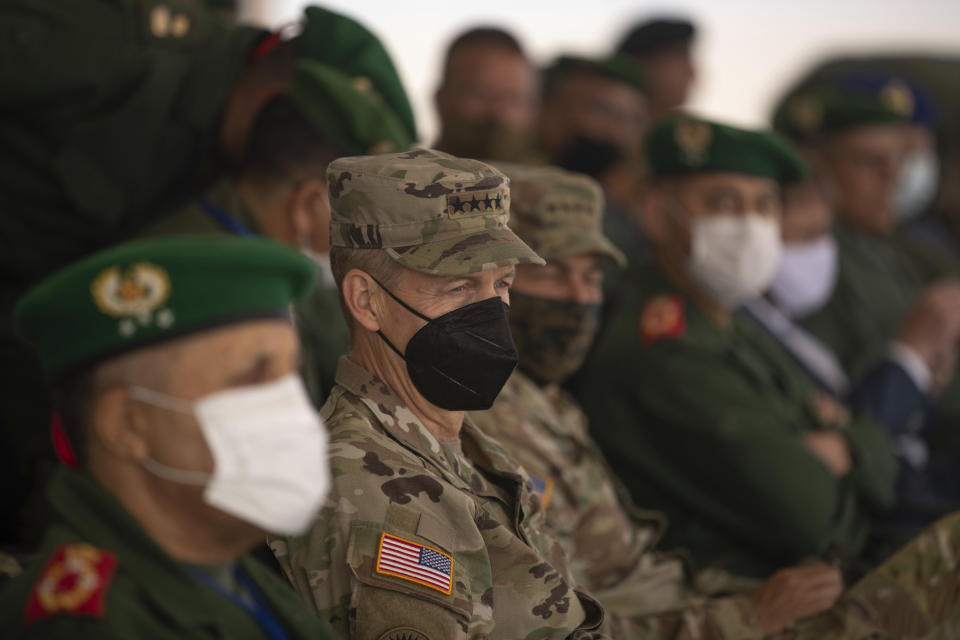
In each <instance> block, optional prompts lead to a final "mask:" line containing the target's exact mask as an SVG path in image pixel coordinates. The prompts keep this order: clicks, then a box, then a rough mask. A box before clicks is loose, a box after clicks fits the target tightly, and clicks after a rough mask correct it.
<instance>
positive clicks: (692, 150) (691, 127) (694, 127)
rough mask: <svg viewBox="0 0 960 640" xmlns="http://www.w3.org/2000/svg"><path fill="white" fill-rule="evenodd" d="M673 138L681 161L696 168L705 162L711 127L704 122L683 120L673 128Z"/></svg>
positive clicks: (711, 135) (710, 139)
mask: <svg viewBox="0 0 960 640" xmlns="http://www.w3.org/2000/svg"><path fill="white" fill-rule="evenodd" d="M673 137H674V140H675V141H676V143H677V146H678V147H679V148H680V153H681V154H683V161H684V162H685V163H686V164H688V165H690V166H697V165H700V164H703V162H704V160H706V156H707V148H708V147H709V146H710V142H711V141H712V140H713V127H712V126H710V124H708V123H706V122H698V121H696V120H684V121H681V122H678V123H677V124H676V126H674V128H673Z"/></svg>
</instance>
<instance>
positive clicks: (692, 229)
mask: <svg viewBox="0 0 960 640" xmlns="http://www.w3.org/2000/svg"><path fill="white" fill-rule="evenodd" d="M648 154H649V163H650V170H651V173H652V176H653V182H652V184H651V190H650V192H649V198H648V199H647V201H646V207H645V210H646V211H647V220H646V222H647V227H648V229H649V230H650V232H651V237H652V238H653V240H654V244H655V246H656V251H655V258H654V261H653V262H652V263H651V264H648V265H647V267H646V269H645V270H644V271H642V272H638V273H639V275H638V280H637V281H636V282H634V283H632V286H631V287H629V288H628V289H625V290H624V291H623V296H624V297H623V300H622V301H621V302H620V304H619V305H618V306H617V307H616V309H615V310H614V311H613V312H612V317H611V318H610V319H609V325H608V327H609V329H608V331H607V332H606V333H605V334H604V335H603V336H601V338H600V339H599V341H598V344H597V346H596V348H595V353H594V354H593V355H592V356H591V357H590V358H589V359H588V361H587V364H586V365H585V367H584V371H583V374H582V376H581V384H580V388H579V390H578V393H579V399H580V401H581V403H582V405H583V406H584V408H585V410H586V412H587V415H588V416H589V417H590V424H591V428H592V430H593V432H594V435H595V437H596V439H597V442H598V443H599V444H600V446H601V448H602V449H603V450H604V453H605V454H606V455H607V457H608V459H609V461H610V463H611V465H612V467H613V469H614V471H615V472H616V474H617V475H618V476H619V477H620V479H621V480H622V481H623V482H624V483H625V484H626V485H627V487H628V488H629V490H630V492H631V494H632V495H633V497H634V499H635V500H636V502H637V503H638V504H642V505H644V506H645V507H653V508H657V509H662V510H663V511H665V512H666V513H667V516H668V518H669V521H670V529H669V530H668V532H667V535H666V537H665V539H664V541H665V544H667V545H668V546H682V547H685V548H687V549H689V550H690V551H691V552H692V554H693V556H694V558H695V559H696V560H697V565H698V566H701V567H715V568H720V569H724V570H727V571H730V572H733V573H736V574H740V575H752V576H758V577H761V576H766V575H768V574H769V573H770V572H771V571H773V570H774V569H776V568H777V567H782V566H786V565H790V564H794V563H796V562H798V561H800V560H801V559H803V558H805V557H807V556H812V555H823V554H827V553H830V554H831V555H832V556H833V557H834V558H838V559H844V560H847V561H849V562H851V563H855V562H856V561H857V560H858V557H859V554H860V552H861V549H862V546H863V544H864V541H865V538H866V536H867V534H868V532H869V528H870V520H871V517H872V515H873V514H874V513H875V512H876V511H878V510H881V509H884V508H886V507H889V506H890V503H891V501H892V498H893V482H894V474H895V465H894V460H893V455H892V452H891V449H890V445H889V444H888V442H887V441H886V437H885V435H884V433H883V432H882V431H881V430H880V429H879V428H878V427H877V426H876V425H875V424H874V423H872V422H870V421H867V420H862V419H851V418H850V416H849V414H848V412H847V411H845V410H844V409H843V407H841V406H839V405H838V404H836V402H833V401H831V400H829V399H828V398H827V397H826V396H824V395H822V394H818V393H814V391H813V389H812V388H811V387H810V386H809V383H808V382H807V381H806V379H805V378H804V376H803V374H802V373H801V372H800V371H799V370H798V369H796V367H795V365H794V364H793V362H792V361H790V360H789V359H788V357H787V356H786V355H785V354H784V353H783V352H782V351H781V349H780V347H779V345H776V344H774V343H772V342H771V341H769V340H768V338H767V337H766V336H764V335H762V334H761V333H759V332H758V331H757V330H755V329H753V328H752V327H751V326H748V325H747V324H746V323H745V321H744V320H742V319H740V318H738V317H736V316H735V315H733V311H734V309H735V308H736V307H737V306H738V305H739V304H740V303H741V302H743V301H745V300H747V299H749V298H750V297H752V296H756V295H759V294H760V293H761V292H762V291H763V290H764V288H765V287H766V286H767V284H768V283H769V281H770V279H771V278H772V277H773V275H774V272H775V270H776V268H777V265H778V262H779V255H780V232H779V215H780V207H781V204H780V194H779V188H778V185H779V184H781V183H785V182H789V181H791V180H795V179H798V178H800V177H801V176H802V175H803V171H804V170H803V165H802V164H801V162H800V161H799V159H798V158H797V157H796V156H795V155H794V153H793V152H792V150H790V149H789V147H788V145H787V143H786V142H784V141H783V140H782V139H781V138H779V137H777V136H775V135H774V134H768V133H764V132H752V131H745V130H740V129H736V128H732V127H727V126H723V125H720V124H715V123H711V122H707V121H703V120H699V119H696V118H693V117H689V116H678V117H674V118H671V119H668V120H666V121H664V122H662V123H661V124H660V125H658V126H657V127H656V128H655V129H654V131H653V132H652V133H651V135H650V137H649V139H648ZM639 276H642V277H639Z"/></svg>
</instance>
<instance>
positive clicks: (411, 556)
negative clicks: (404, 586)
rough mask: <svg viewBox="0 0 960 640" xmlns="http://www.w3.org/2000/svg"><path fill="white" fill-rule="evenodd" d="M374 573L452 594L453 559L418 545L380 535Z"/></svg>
mask: <svg viewBox="0 0 960 640" xmlns="http://www.w3.org/2000/svg"><path fill="white" fill-rule="evenodd" d="M377 573H379V574H382V575H385V576H394V577H395V578H402V579H404V580H409V581H410V582H416V583H417V584H422V585H423V586H425V587H430V588H431V589H435V590H437V591H439V592H441V593H445V594H447V595H450V593H451V591H453V557H452V556H450V555H448V554H446V553H444V552H443V551H440V550H439V549H434V548H433V547H428V546H426V545H423V544H420V543H418V542H413V541H412V540H407V539H405V538H400V537H398V536H394V535H390V534H389V533H386V532H384V533H382V534H380V546H379V547H378V548H377Z"/></svg>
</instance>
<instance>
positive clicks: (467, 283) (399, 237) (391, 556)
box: [271, 149, 604, 640]
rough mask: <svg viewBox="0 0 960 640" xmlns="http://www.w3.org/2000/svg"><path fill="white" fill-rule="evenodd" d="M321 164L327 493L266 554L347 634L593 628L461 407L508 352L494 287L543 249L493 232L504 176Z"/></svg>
mask: <svg viewBox="0 0 960 640" xmlns="http://www.w3.org/2000/svg"><path fill="white" fill-rule="evenodd" d="M328 177H329V182H330V196H331V202H332V210H333V214H332V220H333V221H332V223H331V241H332V244H333V249H332V251H331V262H332V266H333V272H334V277H335V278H336V280H337V284H338V287H339V288H340V292H341V296H342V300H343V305H344V311H345V313H344V315H345V317H346V318H347V320H348V322H349V323H350V327H351V332H352V342H351V352H350V356H349V357H345V358H342V359H341V361H340V367H339V370H338V372H337V385H336V386H335V387H334V389H333V392H332V393H331V395H330V397H329V398H328V400H327V403H326V404H325V405H324V407H323V410H322V411H321V414H322V415H323V416H324V418H325V419H326V420H327V423H328V426H329V428H330V433H331V446H330V452H331V455H330V464H331V470H332V476H333V485H334V486H333V489H332V492H331V496H330V498H329V499H328V501H327V504H326V506H324V508H323V509H322V510H321V512H320V515H319V517H318V518H317V520H316V521H315V522H314V524H313V527H312V529H311V530H310V531H309V532H308V533H307V534H305V535H303V536H299V537H293V536H288V537H285V538H278V539H275V540H273V541H272V542H271V546H272V548H273V549H274V552H275V554H276V555H277V559H278V560H279V562H280V564H281V566H282V567H283V568H284V570H285V571H286V573H287V575H288V577H289V578H290V580H291V582H292V583H293V584H294V586H295V588H296V589H297V591H298V592H299V593H300V594H301V595H302V596H303V597H304V599H306V600H307V601H308V602H310V603H311V604H313V606H314V607H315V608H316V609H317V611H318V613H319V614H320V616H321V617H322V618H324V619H326V620H328V621H330V622H331V624H332V625H333V627H334V628H335V630H337V631H339V632H340V633H341V634H343V635H344V636H347V637H350V638H357V639H362V640H367V639H372V640H377V639H381V638H382V639H384V640H386V639H391V640H400V639H401V638H432V639H438V638H451V639H452V638H510V639H518V638H531V639H532V638H567V637H574V638H586V637H598V638H599V637H604V636H601V635H600V634H594V632H593V630H595V629H596V628H597V627H599V626H600V624H601V622H602V617H603V615H602V609H601V607H600V605H599V604H598V603H597V602H596V600H594V599H593V598H592V597H590V596H588V595H587V594H586V593H584V592H583V591H582V590H581V589H580V588H579V586H578V585H577V583H576V582H575V581H574V580H573V578H572V576H571V574H570V572H569V570H568V569H567V566H566V563H565V560H564V553H563V550H562V548H561V546H560V545H559V543H558V542H557V541H556V540H555V539H554V538H553V537H552V536H551V535H549V534H548V533H547V530H546V528H545V522H544V512H543V510H542V507H541V506H540V501H539V499H538V498H537V496H536V494H535V493H534V491H533V487H532V485H531V482H530V480H529V478H528V477H527V476H526V475H525V474H524V473H523V472H522V471H521V470H519V469H518V468H517V466H516V465H515V463H514V462H513V461H512V460H511V459H510V458H509V457H508V456H507V454H506V453H505V452H504V451H503V449H502V448H501V447H500V446H499V445H498V444H497V443H496V442H495V441H494V440H492V439H491V438H489V437H488V436H486V435H485V434H483V432H481V431H480V430H479V429H477V427H476V426H475V425H474V424H473V423H472V421H471V420H470V418H469V417H465V413H464V412H465V411H468V410H477V409H486V408H489V407H490V405H491V404H492V403H493V400H494V398H495V397H496V395H497V393H499V391H500V389H501V387H502V386H503V384H504V383H505V382H506V380H507V378H508V377H509V375H510V373H511V372H512V371H513V369H514V367H515V366H516V351H515V349H514V346H513V342H512V340H511V338H510V331H509V324H508V321H507V312H508V307H507V305H506V304H505V302H506V301H507V300H508V299H509V298H508V288H509V286H510V283H511V282H512V280H513V271H514V265H516V264H523V263H542V261H541V260H540V258H539V257H538V256H537V255H536V254H535V253H534V252H533V251H532V250H531V249H530V248H529V247H527V246H526V245H525V244H524V243H523V242H521V241H520V240H519V239H518V238H517V237H516V236H515V235H514V234H513V232H511V231H510V230H509V229H508V228H507V218H508V214H509V206H510V192H509V188H508V186H507V179H506V177H505V176H504V175H503V174H502V173H500V172H499V171H497V170H495V169H493V168H491V167H489V166H487V165H485V164H483V163H481V162H478V161H475V160H464V159H458V158H455V157H453V156H450V155H448V154H445V153H442V152H438V151H429V150H423V149H419V150H414V151H410V152H408V153H404V154H391V155H381V156H367V157H353V158H341V159H338V160H336V161H334V162H333V163H332V164H331V165H330V169H329V172H328Z"/></svg>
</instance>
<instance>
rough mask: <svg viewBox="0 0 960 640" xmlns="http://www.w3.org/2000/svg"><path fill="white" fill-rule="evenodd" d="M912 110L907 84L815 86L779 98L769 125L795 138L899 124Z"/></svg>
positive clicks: (908, 116) (906, 119)
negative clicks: (870, 88) (870, 87)
mask: <svg viewBox="0 0 960 640" xmlns="http://www.w3.org/2000/svg"><path fill="white" fill-rule="evenodd" d="M912 114H913V97H912V94H911V92H910V89H909V87H907V86H905V85H902V84H896V83H891V85H890V86H889V87H888V88H886V89H884V90H882V91H879V92H870V91H843V90H837V89H819V90H810V91H805V92H802V93H800V94H795V95H793V96H790V97H788V98H787V99H786V100H783V101H782V102H781V103H780V104H779V105H778V106H777V108H776V110H775V112H774V116H773V128H774V129H776V130H777V131H779V132H780V133H782V134H783V135H785V136H787V137H789V138H791V139H793V140H797V141H804V142H805V141H809V140H812V139H813V138H816V137H818V136H823V135H831V134H835V133H841V132H843V131H847V130H849V129H853V128H855V127H862V126H867V125H878V124H879V125H885V124H901V123H906V122H908V121H909V119H910V116H911V115H912Z"/></svg>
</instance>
